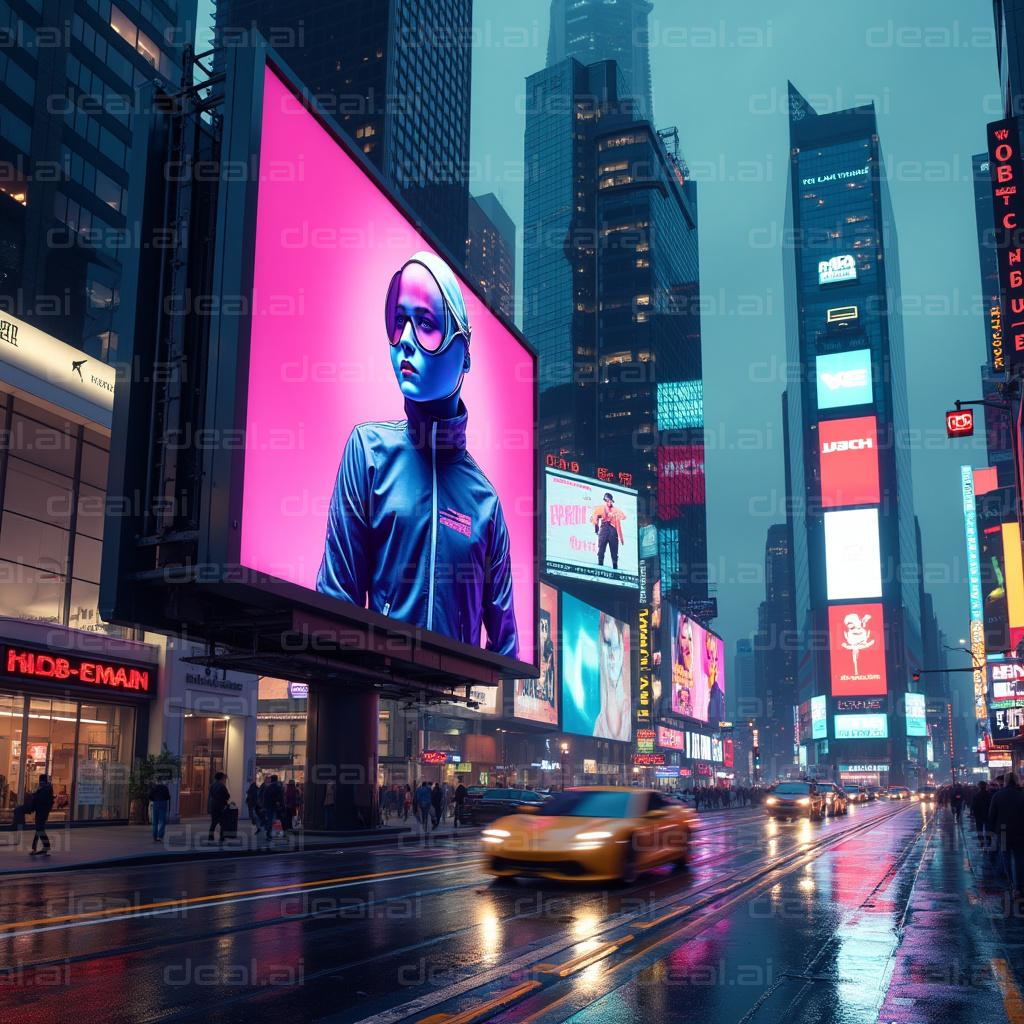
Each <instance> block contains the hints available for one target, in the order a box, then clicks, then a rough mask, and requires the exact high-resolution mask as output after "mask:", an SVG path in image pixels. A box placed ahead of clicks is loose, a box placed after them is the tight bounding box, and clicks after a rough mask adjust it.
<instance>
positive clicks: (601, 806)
mask: <svg viewBox="0 0 1024 1024" xmlns="http://www.w3.org/2000/svg"><path fill="white" fill-rule="evenodd" d="M631 795H632V794H630V793H600V792H580V793H574V792H568V793H556V794H555V796H554V797H552V799H551V800H550V801H549V802H548V803H547V804H545V806H544V810H543V812H542V813H543V814H551V815H554V816H556V817H572V818H626V817H628V816H629V798H630V796H631Z"/></svg>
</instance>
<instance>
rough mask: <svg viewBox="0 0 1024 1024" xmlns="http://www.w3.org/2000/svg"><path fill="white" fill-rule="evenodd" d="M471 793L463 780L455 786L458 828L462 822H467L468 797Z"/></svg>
mask: <svg viewBox="0 0 1024 1024" xmlns="http://www.w3.org/2000/svg"><path fill="white" fill-rule="evenodd" d="M468 795H469V790H468V789H466V786H465V784H464V783H463V782H461V781H460V782H459V784H458V785H457V786H456V787H455V827H456V828H458V827H459V825H460V824H465V814H466V797H467V796H468Z"/></svg>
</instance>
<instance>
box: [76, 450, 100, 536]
mask: <svg viewBox="0 0 1024 1024" xmlns="http://www.w3.org/2000/svg"><path fill="white" fill-rule="evenodd" d="M86 447H88V446H86ZM82 462H83V465H82V476H83V478H84V476H85V465H84V463H85V459H84V456H83V460H82ZM105 503H106V502H105V498H104V493H103V491H101V490H100V489H99V488H98V487H89V486H88V485H86V484H82V485H80V487H79V489H78V532H79V533H80V534H85V535H86V536H87V537H95V538H96V540H102V539H103V509H104V505H105Z"/></svg>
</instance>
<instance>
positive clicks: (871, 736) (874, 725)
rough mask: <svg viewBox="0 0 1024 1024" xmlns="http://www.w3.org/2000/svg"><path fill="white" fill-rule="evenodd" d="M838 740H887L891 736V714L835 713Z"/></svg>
mask: <svg viewBox="0 0 1024 1024" xmlns="http://www.w3.org/2000/svg"><path fill="white" fill-rule="evenodd" d="M832 717H833V720H834V722H835V737H836V739H837V740H885V739H888V738H889V716H888V715H882V714H876V715H833V716H832Z"/></svg>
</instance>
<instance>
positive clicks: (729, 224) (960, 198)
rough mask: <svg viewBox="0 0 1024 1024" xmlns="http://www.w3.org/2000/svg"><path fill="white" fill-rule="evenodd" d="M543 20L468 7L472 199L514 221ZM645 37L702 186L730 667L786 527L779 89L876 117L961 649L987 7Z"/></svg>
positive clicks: (682, 25)
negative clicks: (965, 413) (958, 420)
mask: <svg viewBox="0 0 1024 1024" xmlns="http://www.w3.org/2000/svg"><path fill="white" fill-rule="evenodd" d="M780 7H781V10H780ZM548 10H549V4H548V0H521V2H520V3H518V4H515V5H509V4H505V3H501V2H500V0H476V2H475V4H474V43H475V47H476V48H475V52H474V54H473V124H472V158H473V164H474V167H473V170H474V175H475V179H474V180H473V181H472V182H471V184H470V189H471V191H472V192H473V193H475V194H478V193H481V192H488V191H494V192H496V193H497V194H498V196H499V198H501V200H502V202H503V203H504V204H505V206H506V208H507V209H508V211H509V213H510V215H511V216H512V218H513V220H514V221H515V222H516V224H517V225H518V226H520V227H521V225H522V216H523V205H522V204H523V190H522V184H521V172H522V160H523V131H524V128H525V113H524V102H523V96H524V81H525V78H526V76H527V75H529V74H531V73H532V72H534V71H536V70H538V69H540V68H541V67H543V65H544V62H545V58H546V46H547V29H548ZM650 27H651V56H652V74H653V80H654V110H655V122H656V124H657V126H658V127H659V128H663V127H667V126H671V125H675V126H678V128H679V134H680V145H681V150H682V153H683V155H684V156H685V158H686V160H687V162H688V164H689V167H690V174H691V177H692V178H694V179H695V180H696V181H698V182H699V185H698V189H699V200H698V208H699V218H700V255H701V293H702V297H703V302H704V307H703V309H704V313H703V324H702V329H703V353H704V393H705V419H706V432H707V500H708V506H707V515H708V549H709V558H710V559H711V561H712V562H713V564H714V571H715V573H716V580H717V582H718V583H719V589H720V601H719V618H718V620H717V622H716V623H715V628H716V629H717V630H719V631H720V632H721V633H723V635H724V637H725V639H726V641H727V644H728V649H729V651H730V662H729V663H730V667H731V651H732V650H733V648H734V644H735V641H736V639H737V638H739V637H743V636H747V635H748V634H749V633H750V632H752V631H753V630H754V628H755V627H756V623H757V605H758V603H759V602H760V601H761V600H762V598H763V596H764V582H763V571H762V564H763V557H764V542H765V534H766V532H767V529H768V526H769V524H771V523H773V522H781V521H782V520H783V519H784V517H785V513H784V506H783V494H784V481H783V454H782V419H781V404H780V402H781V399H780V396H781V393H782V390H783V388H784V387H785V384H786V380H785V377H786V368H785V348H786V342H785V329H786V328H785V301H784V295H783V283H782V267H783V259H784V258H789V259H792V253H791V251H785V252H784V251H783V249H782V226H783V218H784V210H785V190H786V183H787V172H788V147H789V122H788V112H787V107H786V95H787V80H792V81H793V83H794V84H795V85H796V87H797V88H798V89H800V91H801V92H802V93H803V94H804V95H805V96H806V97H807V98H808V100H809V101H810V102H811V103H812V104H813V105H814V106H815V107H816V109H817V110H818V111H819V112H820V113H827V112H829V111H831V110H837V109H843V108H846V107H851V106H856V105H859V104H862V103H868V102H871V101H874V102H875V105H876V109H877V111H878V120H879V125H880V132H881V142H882V151H883V153H884V155H885V158H886V160H887V163H888V174H889V184H890V190H891V195H892V201H893V207H894V211H895V217H896V223H897V230H898V236H899V247H900V267H901V272H902V284H903V300H904V325H905V336H906V346H907V376H908V388H909V401H910V422H911V423H912V424H917V425H926V427H927V430H923V431H922V432H921V434H920V435H915V436H914V437H913V438H912V439H911V440H912V443H913V454H912V460H913V474H914V496H915V503H916V509H917V513H918V515H919V517H920V520H921V530H922V536H923V545H924V558H925V563H926V566H925V572H926V574H927V575H926V586H927V588H928V589H929V590H930V591H931V592H932V594H933V595H934V597H935V605H936V612H937V614H938V617H939V624H940V626H941V628H942V629H943V630H944V631H945V633H946V637H947V641H948V642H950V643H953V644H956V642H957V640H958V638H959V637H961V636H966V629H967V616H968V610H967V584H966V578H965V570H964V533H963V518H962V514H961V505H960V502H959V486H960V475H959V467H960V465H961V464H964V463H968V462H973V463H974V464H975V465H985V464H986V457H985V449H984V438H983V436H977V437H975V438H974V439H973V440H964V441H958V442H947V440H946V435H945V427H944V422H943V413H944V411H945V410H946V409H947V408H949V407H950V406H951V405H952V403H953V400H954V399H957V398H961V399H972V398H980V397H981V395H980V390H981V388H980V379H979V373H978V370H979V367H980V365H981V364H982V362H983V361H984V359H985V338H984V333H983V318H982V314H981V311H980V306H979V304H978V293H979V290H980V285H979V271H978V250H977V238H976V229H975V215H974V193H973V187H972V183H971V156H972V154H974V153H977V152H981V151H982V150H983V149H984V148H985V124H986V123H987V122H988V121H991V120H995V119H996V118H997V117H999V116H1001V111H1000V106H999V100H998V82H997V69H996V56H995V49H994V31H993V28H992V5H991V3H989V2H988V0H936V2H933V3H929V4H928V5H927V9H926V11H922V8H921V6H920V5H916V4H901V5H895V4H892V3H889V2H888V0H862V2H858V3H856V4H835V3H829V4H823V3H820V2H811V0H793V2H790V3H787V4H785V5H779V6H773V7H772V8H771V9H770V10H769V9H767V8H766V7H765V5H764V4H762V3H759V2H756V0H730V2H729V3H728V4H695V3H686V4H682V3H669V2H668V0H655V3H654V10H653V13H652V14H651V18H650ZM809 40H829V45H828V46H825V45H808V41H809ZM520 270H521V261H520ZM519 286H520V288H521V286H522V277H521V273H520V277H519ZM950 658H951V662H952V663H953V664H957V663H958V659H957V657H956V655H951V656H950ZM963 661H964V664H965V665H966V664H969V662H968V660H967V658H966V657H965V658H964V659H963ZM953 678H957V677H953ZM958 679H959V683H960V685H961V686H964V687H966V686H967V685H968V680H969V677H968V676H966V675H964V676H960V677H958Z"/></svg>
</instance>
